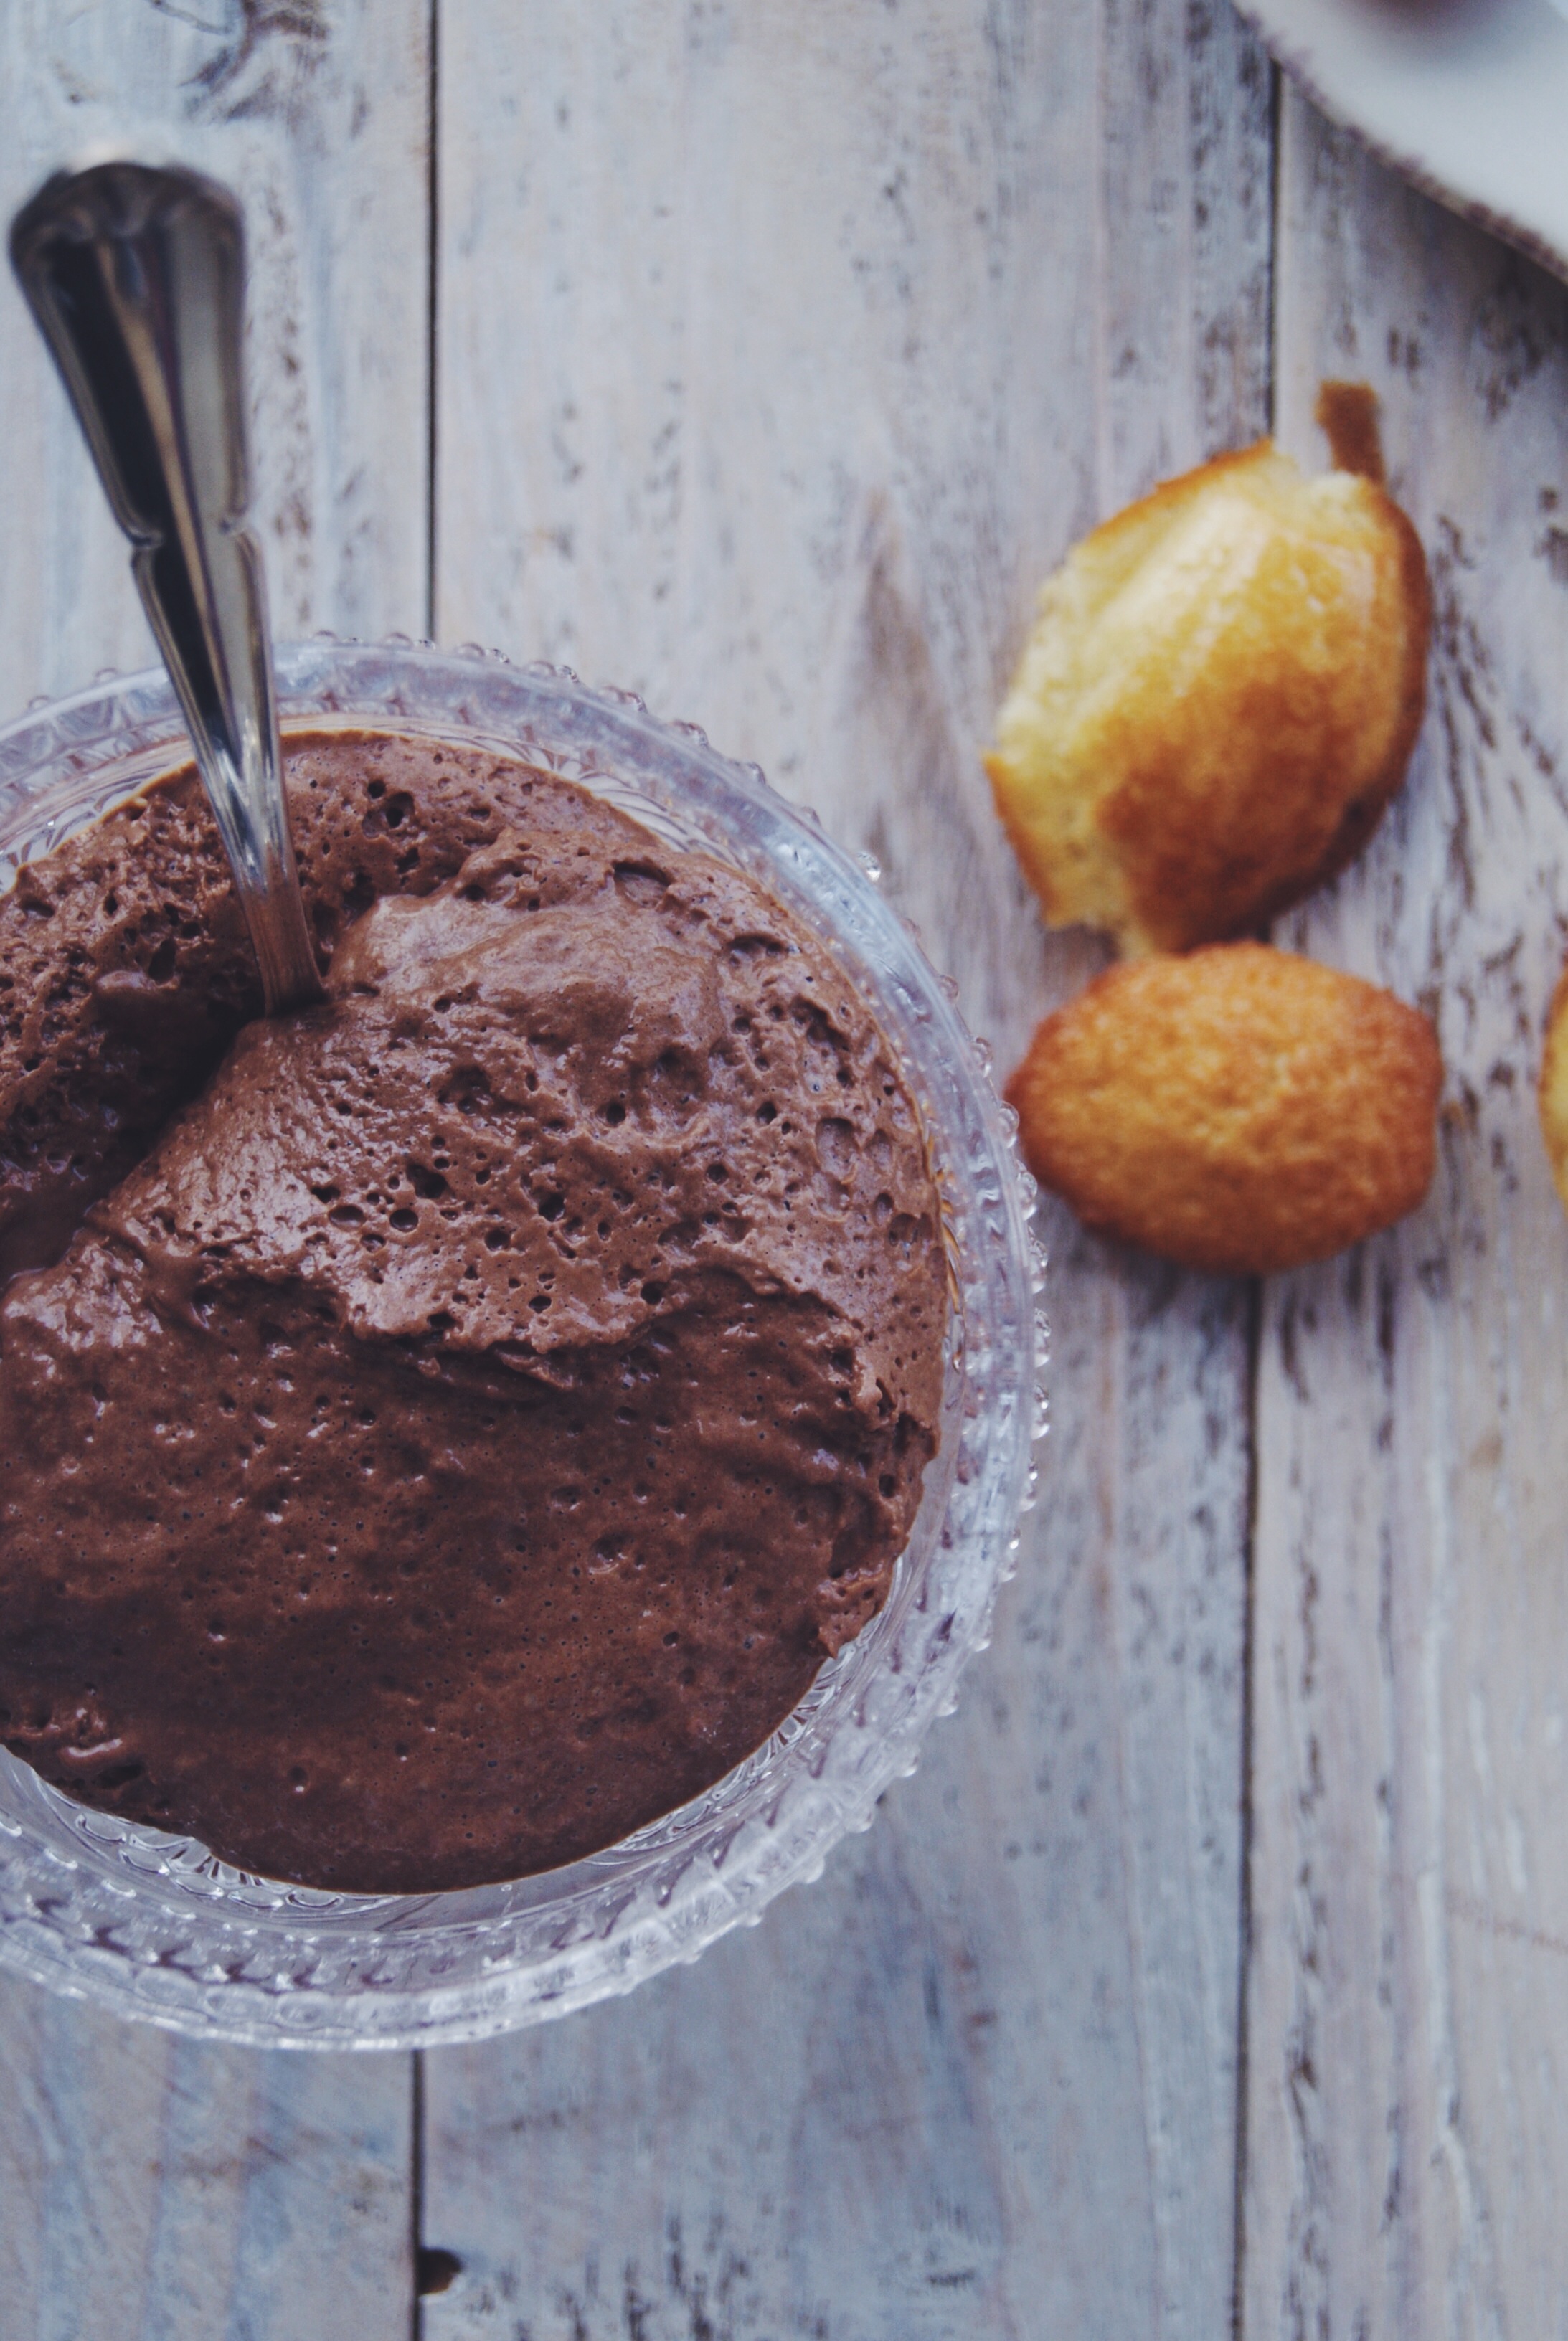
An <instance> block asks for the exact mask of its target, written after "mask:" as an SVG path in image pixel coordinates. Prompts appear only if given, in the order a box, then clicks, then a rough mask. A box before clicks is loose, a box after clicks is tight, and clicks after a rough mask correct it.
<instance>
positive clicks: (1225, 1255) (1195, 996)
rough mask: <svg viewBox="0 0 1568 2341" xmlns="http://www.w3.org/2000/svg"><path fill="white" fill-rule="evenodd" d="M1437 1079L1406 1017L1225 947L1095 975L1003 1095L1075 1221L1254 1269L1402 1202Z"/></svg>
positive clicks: (1035, 1164) (1321, 1251) (1386, 1214)
mask: <svg viewBox="0 0 1568 2341" xmlns="http://www.w3.org/2000/svg"><path fill="white" fill-rule="evenodd" d="M1442 1080H1443V1066H1442V1061H1441V1059H1440V1058H1439V1055H1438V1050H1437V1041H1436V1039H1435V1037H1434V1035H1433V1030H1432V1026H1431V1025H1430V1024H1429V1023H1428V1021H1427V1020H1426V1018H1425V1017H1424V1016H1423V1015H1420V1014H1419V1013H1418V1012H1417V1011H1416V1010H1414V1009H1413V1008H1406V1007H1405V1006H1404V1005H1403V1003H1402V1002H1401V1001H1397V1000H1395V999H1394V998H1393V995H1392V993H1390V992H1387V991H1379V990H1378V989H1377V987H1376V986H1375V985H1374V984H1370V983H1363V982H1362V981H1361V980H1360V979H1359V978H1358V977H1356V976H1352V975H1342V974H1340V973H1339V972H1338V971H1336V970H1334V969H1333V968H1326V967H1319V966H1318V965H1316V963H1315V962H1314V961H1311V960H1305V959H1298V958H1295V957H1294V956H1293V955H1292V954H1291V953H1288V952H1285V951H1274V950H1273V949H1271V948H1270V947H1269V946H1268V945H1267V944H1264V943H1253V942H1241V943H1228V944H1227V943H1222V944H1213V945H1211V946H1209V947H1208V948H1207V949H1205V950H1202V951H1193V952H1192V953H1191V954H1190V955H1189V956H1186V957H1183V958H1157V959H1148V960H1134V961H1124V962H1123V963H1122V964H1120V965H1118V966H1116V967H1113V968H1111V969H1110V970H1108V971H1107V972H1106V973H1105V974H1104V975H1103V976H1101V977H1100V978H1099V979H1098V981H1095V982H1094V983H1092V984H1090V986H1089V988H1088V990H1087V991H1084V992H1082V993H1080V995H1079V996H1078V998H1077V999H1076V1000H1074V1001H1072V1002H1071V1003H1070V1004H1069V1005H1068V1006H1067V1007H1065V1008H1063V1009H1060V1010H1059V1011H1057V1013H1056V1014H1055V1015H1054V1016H1048V1017H1046V1019H1045V1021H1044V1023H1043V1024H1042V1025H1041V1026H1040V1029H1039V1031H1037V1032H1036V1033H1035V1035H1034V1041H1033V1042H1032V1043H1031V1046H1030V1049H1029V1053H1028V1055H1027V1056H1026V1057H1025V1059H1024V1062H1023V1064H1022V1065H1020V1067H1019V1068H1018V1071H1016V1072H1015V1073H1014V1076H1013V1079H1012V1081H1010V1082H1009V1083H1008V1085H1007V1096H1008V1100H1009V1101H1010V1102H1011V1103H1012V1104H1013V1105H1014V1106H1015V1107H1016V1108H1017V1110H1018V1113H1019V1116H1020V1120H1021V1121H1022V1125H1023V1131H1022V1134H1023V1142H1024V1154H1025V1156H1026V1158H1027V1160H1028V1162H1029V1165H1030V1168H1031V1169H1032V1170H1034V1174H1035V1176H1036V1178H1038V1179H1039V1180H1041V1182H1042V1184H1043V1185H1044V1186H1047V1187H1050V1188H1053V1189H1054V1190H1055V1191H1056V1192H1057V1193H1058V1194H1060V1195H1063V1196H1064V1197H1065V1198H1066V1200H1067V1201H1068V1202H1069V1203H1071V1204H1072V1206H1073V1209H1074V1210H1075V1211H1076V1212H1077V1214H1078V1216H1079V1218H1080V1219H1081V1220H1083V1221H1084V1224H1085V1225H1086V1226H1088V1227H1091V1228H1095V1229H1098V1230H1102V1231H1104V1233H1106V1234H1109V1235H1114V1236H1119V1237H1122V1238H1123V1239H1124V1240H1126V1241H1128V1242H1130V1243H1137V1244H1142V1245H1144V1247H1145V1248H1146V1249H1147V1250H1150V1251H1155V1252H1160V1253H1163V1254H1164V1257H1165V1258H1166V1259H1168V1260H1179V1261H1181V1262H1182V1263H1183V1265H1185V1266H1187V1267H1190V1268H1203V1269H1213V1270H1222V1271H1225V1272H1228V1273H1231V1274H1237V1275H1263V1274H1266V1273H1268V1272H1269V1271H1270V1270H1273V1269H1281V1268H1294V1267H1298V1266H1300V1265H1301V1264H1302V1263H1303V1261H1306V1260H1324V1259H1327V1258H1328V1257H1329V1255H1330V1254H1331V1253H1333V1252H1336V1251H1342V1250H1343V1249H1344V1248H1345V1246H1346V1245H1347V1244H1353V1243H1355V1242H1358V1241H1359V1240H1360V1239H1361V1238H1362V1237H1363V1236H1368V1235H1371V1234H1373V1232H1374V1231H1375V1230H1377V1229H1379V1228H1384V1227H1387V1226H1388V1225H1389V1224H1390V1223H1391V1222H1392V1221H1393V1220H1397V1219H1401V1218H1403V1215H1404V1213H1405V1212H1406V1211H1411V1210H1414V1208H1415V1206H1416V1205H1417V1204H1418V1203H1419V1202H1420V1201H1421V1200H1422V1198H1423V1195H1424V1194H1425V1192H1426V1190H1427V1188H1428V1186H1429V1185H1430V1184H1431V1180H1432V1172H1433V1161H1434V1159H1435V1148H1436V1117H1437V1100H1438V1091H1439V1090H1440V1088H1441V1086H1442Z"/></svg>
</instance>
